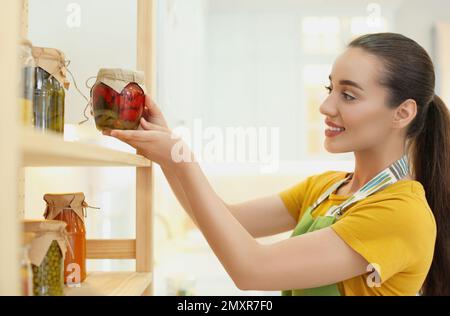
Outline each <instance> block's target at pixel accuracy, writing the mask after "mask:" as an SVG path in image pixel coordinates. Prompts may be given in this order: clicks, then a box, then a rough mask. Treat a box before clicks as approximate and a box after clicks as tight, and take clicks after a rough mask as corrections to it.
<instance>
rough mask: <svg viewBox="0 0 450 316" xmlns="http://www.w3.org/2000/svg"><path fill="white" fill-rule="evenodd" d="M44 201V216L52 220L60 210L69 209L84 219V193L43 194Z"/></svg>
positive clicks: (85, 205)
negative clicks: (45, 204) (45, 205)
mask: <svg viewBox="0 0 450 316" xmlns="http://www.w3.org/2000/svg"><path fill="white" fill-rule="evenodd" d="M44 201H45V202H46V203H47V207H46V208H45V213H44V217H45V218H47V219H50V220H52V219H54V218H55V217H57V216H58V215H59V213H61V212H62V211H64V210H67V209H69V210H72V211H74V212H75V214H77V215H78V217H79V218H80V219H81V220H82V221H84V215H85V213H84V209H85V208H86V207H88V204H87V203H86V202H85V197H84V193H82V192H77V193H62V194H45V195H44Z"/></svg>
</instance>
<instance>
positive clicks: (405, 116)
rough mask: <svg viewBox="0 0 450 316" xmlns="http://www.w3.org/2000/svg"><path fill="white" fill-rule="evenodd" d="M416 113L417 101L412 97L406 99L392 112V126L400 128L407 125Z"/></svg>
mask: <svg viewBox="0 0 450 316" xmlns="http://www.w3.org/2000/svg"><path fill="white" fill-rule="evenodd" d="M416 115H417V103H416V101H415V100H413V99H408V100H406V101H405V102H403V103H402V104H400V105H399V106H398V107H397V108H396V109H395V113H394V118H393V122H392V124H393V127H394V128H399V129H402V128H404V127H406V126H408V125H409V124H410V123H411V122H412V121H413V120H414V118H415V117H416Z"/></svg>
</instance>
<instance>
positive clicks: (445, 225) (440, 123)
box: [349, 33, 450, 295]
mask: <svg viewBox="0 0 450 316" xmlns="http://www.w3.org/2000/svg"><path fill="white" fill-rule="evenodd" d="M349 47H356V48H361V49H363V50H365V51H367V52H368V53H370V54H372V55H374V56H376V57H378V58H380V60H381V61H382V62H383V64H384V69H383V70H382V72H381V77H380V83H381V84H382V85H383V86H385V87H386V88H387V89H388V90H389V96H390V100H388V104H389V106H390V107H392V108H396V107H398V106H399V105H400V104H402V103H403V102H404V101H406V100H408V99H413V100H415V101H416V103H417V115H416V117H415V118H414V120H413V121H412V122H411V124H410V125H409V127H408V130H407V133H406V138H407V144H408V153H409V156H410V157H411V165H412V166H411V167H412V175H413V177H414V179H415V180H416V181H419V182H420V183H421V184H422V185H423V187H424V189H425V192H426V198H427V201H428V204H429V206H430V208H431V210H432V211H433V214H434V217H435V219H436V223H437V239H436V244H435V249H434V257H433V262H432V264H431V268H430V271H429V273H428V275H427V278H426V280H425V283H424V284H423V287H422V290H421V293H420V294H422V295H450V273H449V269H450V251H449V247H450V239H449V234H450V114H449V109H448V108H447V106H446V105H445V104H444V102H443V101H442V100H441V99H440V98H439V97H438V96H437V95H435V72H434V66H433V62H432V60H431V58H430V56H429V55H428V53H427V52H426V51H425V49H423V48H422V47H421V46H420V45H419V44H418V43H416V42H415V41H413V40H412V39H410V38H408V37H405V36H403V35H400V34H395V33H377V34H368V35H364V36H361V37H359V38H357V39H355V40H353V41H352V42H351V43H350V44H349Z"/></svg>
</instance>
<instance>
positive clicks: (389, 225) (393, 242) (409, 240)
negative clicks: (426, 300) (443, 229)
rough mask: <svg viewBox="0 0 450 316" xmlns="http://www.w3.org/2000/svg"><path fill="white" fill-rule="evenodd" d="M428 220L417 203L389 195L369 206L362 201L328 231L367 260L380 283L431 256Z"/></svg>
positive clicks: (432, 231) (410, 198) (431, 232)
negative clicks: (418, 260) (421, 258)
mask: <svg viewBox="0 0 450 316" xmlns="http://www.w3.org/2000/svg"><path fill="white" fill-rule="evenodd" d="M367 199H369V198H367ZM430 218H431V217H430V215H429V211H428V209H427V207H426V206H425V204H424V203H422V201H421V200H420V199H417V198H415V197H414V196H410V195H406V194H403V195H402V194H393V195H391V196H390V197H389V198H384V199H383V200H378V201H376V200H375V201H374V202H372V203H370V202H365V200H363V201H362V202H361V204H356V205H355V206H354V207H351V208H349V209H348V210H347V212H346V213H345V214H344V215H343V216H342V217H341V218H340V219H339V220H338V221H337V222H335V223H334V224H333V225H332V226H331V228H332V229H333V230H334V231H335V232H336V234H337V235H339V237H340V238H341V239H343V240H344V242H346V243H347V244H348V245H349V246H350V247H351V248H352V249H353V250H355V251H356V252H357V253H359V254H360V255H361V256H362V257H364V258H365V259H366V260H367V262H368V263H369V264H370V265H371V267H370V268H371V271H373V269H375V270H376V271H377V272H378V274H379V275H380V278H381V280H380V281H381V283H383V282H385V281H386V280H388V279H389V278H391V277H392V276H393V275H395V274H396V273H398V272H401V271H403V270H404V269H405V268H407V267H408V266H411V265H413V264H414V262H415V260H417V258H419V257H420V256H426V255H427V254H429V253H430V250H431V253H432V249H433V245H434V240H435V233H436V232H435V226H434V222H433V221H432V220H430Z"/></svg>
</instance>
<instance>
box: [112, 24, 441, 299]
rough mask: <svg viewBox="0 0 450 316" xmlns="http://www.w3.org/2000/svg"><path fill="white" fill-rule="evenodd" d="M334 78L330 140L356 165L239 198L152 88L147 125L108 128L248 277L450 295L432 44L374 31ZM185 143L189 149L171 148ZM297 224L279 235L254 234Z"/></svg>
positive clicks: (299, 288)
mask: <svg viewBox="0 0 450 316" xmlns="http://www.w3.org/2000/svg"><path fill="white" fill-rule="evenodd" d="M326 88H327V89H328V90H329V96H328V98H327V99H326V100H325V101H324V103H323V104H322V105H321V106H320V112H321V113H322V114H323V115H324V116H325V118H326V119H325V121H326V124H327V125H328V126H329V128H328V129H327V130H326V131H325V133H326V136H327V137H326V140H325V148H326V149H327V150H328V151H329V152H331V153H344V152H354V155H355V161H356V163H355V169H354V171H353V172H351V173H346V172H342V171H328V172H324V173H322V174H318V175H313V176H310V177H308V178H306V179H304V180H303V181H302V182H300V183H299V184H297V185H295V186H293V187H291V188H288V189H286V190H284V191H283V192H280V193H279V194H275V195H273V196H269V197H265V198H261V199H257V200H252V201H248V202H245V203H241V204H236V205H229V204H226V203H225V202H223V201H222V199H221V198H220V197H219V196H218V195H217V194H216V192H214V190H213V188H212V187H211V186H210V184H209V183H208V180H207V178H206V177H205V175H204V174H203V172H202V170H201V169H200V167H199V165H198V163H197V162H196V161H195V157H194V155H193V154H192V152H191V151H189V148H188V147H187V146H186V144H185V143H183V142H182V140H180V139H176V138H174V137H172V135H171V131H170V130H169V128H168V126H167V124H166V121H165V119H164V117H163V115H162V114H161V112H160V110H159V109H158V108H157V106H156V105H155V104H154V103H153V102H152V100H151V99H150V98H148V99H147V103H148V104H147V109H146V110H147V111H146V114H145V119H144V118H143V119H142V121H141V126H140V130H138V131H111V132H107V133H106V134H108V135H110V136H113V137H117V138H119V139H121V140H123V141H125V142H127V143H128V144H130V145H132V146H134V147H135V148H137V149H139V150H140V151H141V152H142V153H143V154H144V155H145V156H146V157H147V158H149V159H151V160H153V161H155V162H156V163H158V164H159V165H160V166H161V167H162V170H163V172H164V174H165V176H166V177H167V179H168V181H169V183H170V185H171V187H172V189H173V191H174V193H175V194H176V196H177V198H178V200H179V201H180V203H181V204H182V206H183V207H184V209H185V210H186V211H187V212H188V213H189V215H190V216H191V217H192V219H193V220H194V221H195V223H196V224H197V225H198V227H199V229H200V230H201V231H202V233H203V234H204V236H205V238H206V239H207V241H208V243H209V245H210V246H211V248H212V250H213V251H214V253H215V254H216V256H217V257H218V259H219V260H220V262H221V263H222V265H223V266H224V267H225V269H226V271H227V272H228V274H229V275H230V277H231V278H232V279H233V281H234V282H235V284H236V285H237V287H239V288H240V289H244V290H282V291H283V294H284V295H417V294H423V295H449V294H450V282H449V281H450V278H449V268H450V262H449V249H448V245H449V238H448V235H449V223H450V219H449V218H450V116H449V110H448V108H447V107H446V106H445V104H444V103H443V101H442V100H441V99H440V98H439V97H438V96H436V95H435V91H434V89H435V73H434V69H433V64H432V61H431V59H430V57H429V55H428V54H427V53H426V51H425V50H424V49H423V48H422V47H421V46H419V45H418V44H417V43H416V42H414V41H413V40H411V39H409V38H406V37H404V36H402V35H399V34H393V33H380V34H371V35H365V36H362V37H360V38H357V39H356V40H354V41H353V42H351V43H350V45H349V46H348V48H347V50H346V51H345V52H344V53H343V54H342V55H341V56H340V57H339V58H338V59H337V60H336V62H335V64H334V66H333V69H332V72H331V75H330V85H329V86H328V87H326ZM180 144H181V147H180ZM175 148H176V149H175ZM180 148H181V149H182V150H183V157H184V158H186V157H188V158H191V161H189V159H187V160H186V159H184V160H182V161H179V159H177V158H176V157H174V156H173V155H172V154H174V153H178V152H179V150H180ZM172 149H174V151H172ZM410 166H411V167H412V168H411V170H410V169H409V167H410ZM289 230H294V232H293V234H292V238H289V239H288V240H283V241H280V242H277V243H275V244H272V245H261V244H260V243H258V242H257V240H256V238H258V237H262V236H268V235H273V234H276V233H281V232H285V231H289Z"/></svg>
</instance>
